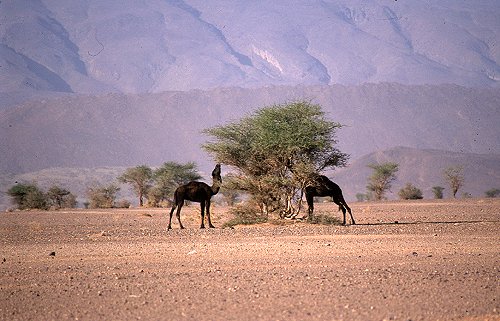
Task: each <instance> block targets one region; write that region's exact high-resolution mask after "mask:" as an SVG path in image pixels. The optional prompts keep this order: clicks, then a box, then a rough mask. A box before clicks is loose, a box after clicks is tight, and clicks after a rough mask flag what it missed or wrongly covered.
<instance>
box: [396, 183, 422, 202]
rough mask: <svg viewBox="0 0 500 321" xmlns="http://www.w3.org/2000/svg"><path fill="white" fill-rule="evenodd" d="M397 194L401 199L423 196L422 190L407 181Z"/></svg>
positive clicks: (413, 198)
mask: <svg viewBox="0 0 500 321" xmlns="http://www.w3.org/2000/svg"><path fill="white" fill-rule="evenodd" d="M398 195H399V198H401V199H402V200H419V199H422V198H423V196H422V191H421V190H420V189H419V188H417V187H415V186H413V185H412V184H411V183H407V184H406V185H405V187H403V188H402V189H400V190H399V192H398Z"/></svg>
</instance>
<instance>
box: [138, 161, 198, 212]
mask: <svg viewBox="0 0 500 321" xmlns="http://www.w3.org/2000/svg"><path fill="white" fill-rule="evenodd" d="M200 178H201V176H200V174H199V173H198V169H197V166H196V164H195V163H193V162H189V163H186V164H179V163H176V162H166V163H163V165H162V166H160V167H159V168H157V169H156V170H155V171H153V181H154V183H155V184H154V186H153V187H152V188H151V189H150V191H149V193H148V199H149V201H150V202H151V205H152V206H158V205H159V204H160V202H161V201H163V200H168V199H169V197H170V196H171V194H172V193H173V192H174V190H175V189H176V188H177V187H178V186H179V185H182V184H186V183H188V182H190V181H194V180H197V179H200Z"/></svg>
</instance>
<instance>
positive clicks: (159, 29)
mask: <svg viewBox="0 0 500 321" xmlns="http://www.w3.org/2000/svg"><path fill="white" fill-rule="evenodd" d="M498 12H500V2H498V1H496V0H481V1H455V0H442V1H431V0H423V1H386V0H373V1H365V0H355V1H352V0H329V1H319V0H315V1H307V2H304V1H299V0H293V1H290V0H286V1H283V0H280V1H243V0H237V1H223V0H211V1H206V0H184V1H183V0H151V1H134V0H120V1H99V0H65V1H61V0H3V1H1V2H0V17H1V21H2V23H1V24H0V83H1V84H2V86H0V102H1V105H2V106H4V107H5V106H9V105H10V104H12V103H15V102H19V101H21V100H24V99H26V98H27V97H33V96H34V95H35V96H36V95H44V94H47V93H54V92H57V93H83V94H99V93H103V92H122V93H160V92H163V91H171V90H190V89H212V88H216V87H234V86H239V87H262V86H268V85H298V84H301V85H331V84H344V85H353V84H354V85H356V84H362V83H367V82H371V83H380V82H397V83H402V84H408V85H413V84H443V83H448V84H458V85H462V86H494V87H498V85H499V80H500V76H499V75H500V65H499V62H500V48H499V46H498V43H500V19H498Z"/></svg>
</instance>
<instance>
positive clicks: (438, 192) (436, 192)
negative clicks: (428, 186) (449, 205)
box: [432, 186, 444, 200]
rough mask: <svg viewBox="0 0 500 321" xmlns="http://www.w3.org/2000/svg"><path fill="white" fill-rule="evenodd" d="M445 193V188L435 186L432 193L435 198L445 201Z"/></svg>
mask: <svg viewBox="0 0 500 321" xmlns="http://www.w3.org/2000/svg"><path fill="white" fill-rule="evenodd" d="M443 191H444V187H442V186H433V187H432V192H433V193H434V198H435V199H437V200H440V199H443Z"/></svg>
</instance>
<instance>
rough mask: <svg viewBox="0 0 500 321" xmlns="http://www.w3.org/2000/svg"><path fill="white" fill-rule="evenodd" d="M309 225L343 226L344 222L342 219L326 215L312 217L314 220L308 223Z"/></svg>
mask: <svg viewBox="0 0 500 321" xmlns="http://www.w3.org/2000/svg"><path fill="white" fill-rule="evenodd" d="M307 222H308V223H311V224H320V225H341V224H342V221H341V220H340V218H338V217H335V216H331V215H325V214H316V215H314V216H313V217H312V219H310V220H308V221H307Z"/></svg>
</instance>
